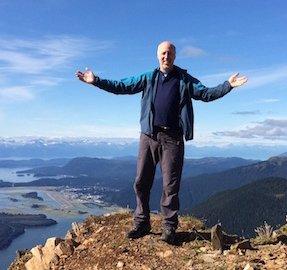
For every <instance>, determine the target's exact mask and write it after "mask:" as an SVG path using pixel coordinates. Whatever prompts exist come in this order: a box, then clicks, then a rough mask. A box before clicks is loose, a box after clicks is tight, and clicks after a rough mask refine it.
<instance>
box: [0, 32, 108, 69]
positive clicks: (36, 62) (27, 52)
mask: <svg viewBox="0 0 287 270" xmlns="http://www.w3.org/2000/svg"><path fill="white" fill-rule="evenodd" d="M112 46H113V43H112V42H108V41H96V40H91V39H87V38H75V37H70V36H59V37H45V38H42V39H30V40H24V39H15V38H6V39H3V38H2V40H1V41H0V63H1V62H2V65H1V66H0V67H1V69H4V70H5V71H11V72H18V73H22V74H43V73H44V72H47V71H55V70H56V68H63V69H66V68H67V66H68V63H70V62H71V61H72V60H74V59H75V58H77V57H80V56H82V55H84V54H86V53H87V52H92V53H95V52H100V51H104V50H106V49H109V48H111V47H112Z"/></svg>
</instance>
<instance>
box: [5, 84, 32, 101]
mask: <svg viewBox="0 0 287 270" xmlns="http://www.w3.org/2000/svg"><path fill="white" fill-rule="evenodd" d="M33 98H34V95H33V93H32V92H31V90H30V89H29V88H27V87H23V86H14V87H7V88H0V101H27V100H31V99H33Z"/></svg>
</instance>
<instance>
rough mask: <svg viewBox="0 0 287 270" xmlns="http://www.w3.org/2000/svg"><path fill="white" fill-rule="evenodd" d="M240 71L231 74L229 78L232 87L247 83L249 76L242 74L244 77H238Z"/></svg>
mask: <svg viewBox="0 0 287 270" xmlns="http://www.w3.org/2000/svg"><path fill="white" fill-rule="evenodd" d="M238 75H239V73H235V74H233V75H231V76H230V78H229V79H228V81H229V83H230V85H231V86H232V87H237V86H241V85H242V84H245V83H246V82H247V80H248V79H247V77H245V76H242V77H238Z"/></svg>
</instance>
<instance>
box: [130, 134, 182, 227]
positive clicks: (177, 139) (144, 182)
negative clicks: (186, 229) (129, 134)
mask: <svg viewBox="0 0 287 270" xmlns="http://www.w3.org/2000/svg"><path fill="white" fill-rule="evenodd" d="M183 160H184V142H183V137H182V135H180V134H174V133H172V132H156V133H155V134H154V135H153V136H149V135H146V134H143V133H142V134H141V136H140V147H139V155H138V162H137V176H136V179H135V184H134V189H135V193H136V200H137V207H136V210H135V212H134V222H135V226H141V225H143V226H144V225H147V224H149V222H150V209H149V198H150V190H151V187H152V184H153V180H154V175H155V169H156V165H157V163H160V166H161V172H162V177H163V191H162V196H161V212H162V215H163V218H164V220H163V225H164V227H165V228H172V229H176V228H177V226H178V210H179V198H178V192H179V186H180V179H181V172H182V166H183Z"/></svg>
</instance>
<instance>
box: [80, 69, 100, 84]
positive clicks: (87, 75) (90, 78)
mask: <svg viewBox="0 0 287 270" xmlns="http://www.w3.org/2000/svg"><path fill="white" fill-rule="evenodd" d="M76 76H77V77H78V79H79V80H81V81H83V82H85V83H93V82H94V81H95V78H96V76H95V75H94V73H93V72H92V71H91V70H89V69H87V70H86V71H84V72H81V71H79V70H78V71H77V72H76Z"/></svg>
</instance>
